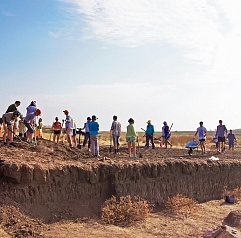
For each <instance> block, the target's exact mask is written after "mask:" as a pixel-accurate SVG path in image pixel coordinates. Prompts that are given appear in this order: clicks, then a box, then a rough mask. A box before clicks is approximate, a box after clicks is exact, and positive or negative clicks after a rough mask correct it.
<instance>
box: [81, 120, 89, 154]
mask: <svg viewBox="0 0 241 238" xmlns="http://www.w3.org/2000/svg"><path fill="white" fill-rule="evenodd" d="M90 122H91V118H90V117H87V121H86V122H85V123H84V127H83V128H81V129H80V130H85V138H84V142H83V147H85V145H86V144H87V142H88V150H90V129H89V123H90Z"/></svg>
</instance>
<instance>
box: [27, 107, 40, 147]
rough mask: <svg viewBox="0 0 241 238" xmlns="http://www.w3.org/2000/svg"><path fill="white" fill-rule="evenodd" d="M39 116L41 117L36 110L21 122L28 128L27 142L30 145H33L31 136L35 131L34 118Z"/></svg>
mask: <svg viewBox="0 0 241 238" xmlns="http://www.w3.org/2000/svg"><path fill="white" fill-rule="evenodd" d="M40 115H41V110H40V109H37V110H36V111H35V112H31V113H29V114H28V115H27V116H26V117H25V119H24V121H23V123H24V125H25V126H26V127H27V128H28V131H27V142H29V143H30V144H34V141H33V134H34V131H35V129H34V123H35V122H34V121H35V117H37V116H40Z"/></svg>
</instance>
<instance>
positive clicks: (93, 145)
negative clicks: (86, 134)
mask: <svg viewBox="0 0 241 238" xmlns="http://www.w3.org/2000/svg"><path fill="white" fill-rule="evenodd" d="M96 120H97V118H96V116H95V115H93V116H92V118H91V122H90V123H89V130H90V150H91V153H92V155H93V156H95V157H99V156H100V155H99V142H98V134H99V123H98V122H97V121H96Z"/></svg>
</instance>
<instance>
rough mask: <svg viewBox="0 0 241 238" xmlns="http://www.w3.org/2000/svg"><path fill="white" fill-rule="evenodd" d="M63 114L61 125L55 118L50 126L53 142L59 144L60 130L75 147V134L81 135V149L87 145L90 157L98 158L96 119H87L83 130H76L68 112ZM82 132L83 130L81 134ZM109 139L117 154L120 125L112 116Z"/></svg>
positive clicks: (115, 117)
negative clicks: (111, 140) (82, 136)
mask: <svg viewBox="0 0 241 238" xmlns="http://www.w3.org/2000/svg"><path fill="white" fill-rule="evenodd" d="M63 113H64V114H65V119H64V120H62V124H61V123H60V122H59V121H58V118H57V117H56V118H55V122H54V123H53V125H52V130H53V134H54V138H53V140H54V142H57V143H58V142H59V138H60V134H61V131H62V129H64V133H65V134H66V136H67V140H68V143H69V145H70V146H71V147H76V144H77V143H76V134H77V133H79V134H83V135H84V141H83V147H85V146H86V145H87V144H88V150H90V151H91V153H92V155H93V156H95V157H99V156H100V155H99V142H98V134H99V123H98V122H97V119H98V118H97V117H96V116H95V115H93V116H92V117H87V121H86V122H85V123H84V126H83V128H80V129H79V130H77V127H76V123H75V121H74V119H73V117H72V116H71V115H70V113H69V110H67V109H65V110H64V111H63ZM82 130H85V131H84V132H82ZM110 131H111V138H112V139H113V144H114V147H115V149H114V151H115V153H118V152H119V145H120V142H119V139H120V135H121V124H120V122H118V121H117V116H113V122H112V125H111V129H110Z"/></svg>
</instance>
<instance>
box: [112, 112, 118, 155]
mask: <svg viewBox="0 0 241 238" xmlns="http://www.w3.org/2000/svg"><path fill="white" fill-rule="evenodd" d="M110 133H111V134H112V135H111V136H112V138H113V143H114V147H115V154H116V153H118V152H119V146H120V135H121V124H120V122H118V121H117V116H113V122H112V124H111V128H110Z"/></svg>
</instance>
